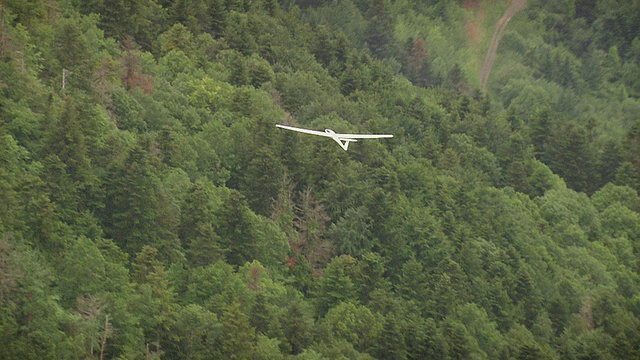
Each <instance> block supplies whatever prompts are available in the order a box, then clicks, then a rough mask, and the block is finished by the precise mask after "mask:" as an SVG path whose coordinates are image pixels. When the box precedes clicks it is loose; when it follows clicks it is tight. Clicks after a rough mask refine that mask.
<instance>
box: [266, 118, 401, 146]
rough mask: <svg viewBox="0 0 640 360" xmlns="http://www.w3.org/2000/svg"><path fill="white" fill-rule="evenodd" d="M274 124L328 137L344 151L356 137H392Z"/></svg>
mask: <svg viewBox="0 0 640 360" xmlns="http://www.w3.org/2000/svg"><path fill="white" fill-rule="evenodd" d="M276 126H277V127H279V128H282V129H287V130H293V131H299V132H301V133H305V134H311V135H320V136H325V137H330V138H332V139H333V140H335V142H337V143H338V144H340V146H341V147H342V148H343V149H344V150H345V151H347V149H348V148H349V143H350V142H352V141H353V142H355V141H358V140H357V139H379V138H390V137H393V135H386V134H338V133H336V132H335V131H333V130H331V129H325V131H317V130H309V129H301V128H297V127H293V126H287V125H280V124H276Z"/></svg>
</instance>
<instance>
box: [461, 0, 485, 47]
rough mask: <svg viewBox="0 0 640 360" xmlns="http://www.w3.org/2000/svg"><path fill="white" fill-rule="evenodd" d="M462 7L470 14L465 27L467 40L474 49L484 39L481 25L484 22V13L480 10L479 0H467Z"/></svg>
mask: <svg viewBox="0 0 640 360" xmlns="http://www.w3.org/2000/svg"><path fill="white" fill-rule="evenodd" d="M462 7H463V8H464V9H465V10H466V11H467V14H469V18H468V20H467V23H466V24H465V25H464V30H465V32H466V34H467V39H468V41H469V43H470V44H471V45H472V46H473V47H477V46H478V44H479V43H480V39H481V38H482V27H481V26H480V23H481V22H482V20H484V11H482V10H480V9H479V7H480V1H479V0H466V1H465V2H464V3H463V4H462Z"/></svg>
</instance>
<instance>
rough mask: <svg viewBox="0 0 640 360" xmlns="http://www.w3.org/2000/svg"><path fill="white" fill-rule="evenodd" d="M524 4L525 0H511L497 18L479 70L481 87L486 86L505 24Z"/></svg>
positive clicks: (484, 87)
mask: <svg viewBox="0 0 640 360" xmlns="http://www.w3.org/2000/svg"><path fill="white" fill-rule="evenodd" d="M525 6H527V0H512V1H511V5H509V8H507V10H506V11H505V12H504V15H502V17H501V18H500V20H498V23H497V24H496V29H495V30H494V31H493V35H492V36H491V42H490V43H489V50H487V56H486V57H485V58H484V63H483V64H482V70H480V83H481V84H482V88H483V89H486V88H487V82H488V81H489V74H490V73H491V68H492V67H493V63H494V62H495V59H496V52H498V44H499V43H500V39H502V35H503V34H504V30H505V29H506V28H507V24H508V23H509V21H510V20H511V18H512V17H513V15H515V14H516V13H517V12H518V11H520V10H522V9H523V8H524V7H525Z"/></svg>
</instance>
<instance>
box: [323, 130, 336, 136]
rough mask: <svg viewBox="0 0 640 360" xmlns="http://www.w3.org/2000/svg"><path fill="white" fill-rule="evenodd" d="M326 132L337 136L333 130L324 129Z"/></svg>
mask: <svg viewBox="0 0 640 360" xmlns="http://www.w3.org/2000/svg"><path fill="white" fill-rule="evenodd" d="M324 132H326V133H327V134H330V135H335V134H336V132H335V131H333V130H331V129H324Z"/></svg>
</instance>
